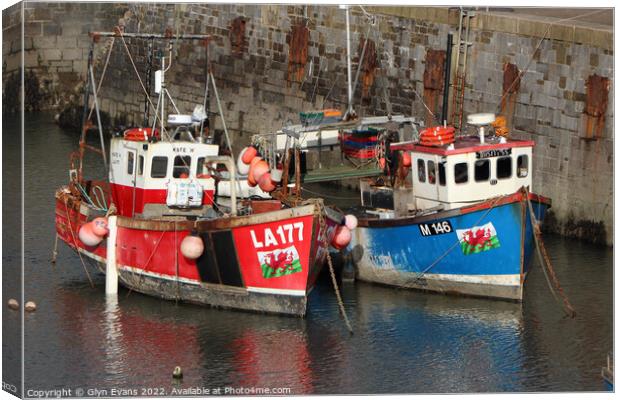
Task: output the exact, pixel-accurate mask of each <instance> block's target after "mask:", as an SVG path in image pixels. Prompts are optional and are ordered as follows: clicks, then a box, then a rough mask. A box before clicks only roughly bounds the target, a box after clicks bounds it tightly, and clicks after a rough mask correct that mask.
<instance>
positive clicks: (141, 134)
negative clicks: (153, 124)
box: [123, 128, 159, 142]
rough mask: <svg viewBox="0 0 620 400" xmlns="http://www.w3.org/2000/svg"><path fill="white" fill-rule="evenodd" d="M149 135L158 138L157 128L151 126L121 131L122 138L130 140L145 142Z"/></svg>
mask: <svg viewBox="0 0 620 400" xmlns="http://www.w3.org/2000/svg"><path fill="white" fill-rule="evenodd" d="M151 137H155V138H159V130H158V129H155V131H153V129H152V128H130V129H127V130H126V131H125V132H123V139H125V140H130V141H132V142H146V141H148V140H149V139H150V138H151Z"/></svg>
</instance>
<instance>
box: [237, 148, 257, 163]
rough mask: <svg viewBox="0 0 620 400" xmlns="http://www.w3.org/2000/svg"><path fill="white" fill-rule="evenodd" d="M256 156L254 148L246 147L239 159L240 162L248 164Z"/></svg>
mask: <svg viewBox="0 0 620 400" xmlns="http://www.w3.org/2000/svg"><path fill="white" fill-rule="evenodd" d="M257 154H258V150H256V147H254V146H249V147H246V148H245V150H244V151H243V157H241V161H243V162H244V163H246V164H249V163H250V162H252V159H254V157H256V155H257Z"/></svg>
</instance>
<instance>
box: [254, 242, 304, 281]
mask: <svg viewBox="0 0 620 400" xmlns="http://www.w3.org/2000/svg"><path fill="white" fill-rule="evenodd" d="M257 254H258V262H259V263H260V267H261V269H262V270H263V278H279V277H281V276H284V275H290V274H294V273H296V272H301V262H300V261H299V253H298V252H297V249H296V248H295V246H291V247H288V248H286V249H277V250H274V251H259V252H258V253H257Z"/></svg>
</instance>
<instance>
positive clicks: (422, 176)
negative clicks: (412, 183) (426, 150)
mask: <svg viewBox="0 0 620 400" xmlns="http://www.w3.org/2000/svg"><path fill="white" fill-rule="evenodd" d="M418 181H420V182H426V166H425V164H424V160H421V159H418Z"/></svg>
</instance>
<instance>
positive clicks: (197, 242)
mask: <svg viewBox="0 0 620 400" xmlns="http://www.w3.org/2000/svg"><path fill="white" fill-rule="evenodd" d="M204 250H205V244H204V243H203V241H202V239H201V238H200V237H198V236H197V235H196V234H193V233H192V234H189V235H187V236H185V237H184V238H183V240H182V241H181V254H183V257H185V258H187V259H189V260H196V259H197V258H198V257H200V256H201V255H202V253H203V252H204Z"/></svg>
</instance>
